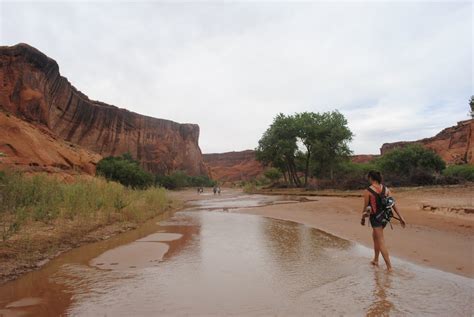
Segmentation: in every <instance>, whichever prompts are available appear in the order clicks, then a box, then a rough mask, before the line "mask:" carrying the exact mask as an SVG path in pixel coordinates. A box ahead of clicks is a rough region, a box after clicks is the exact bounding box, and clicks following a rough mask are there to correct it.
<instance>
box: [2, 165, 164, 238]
mask: <svg viewBox="0 0 474 317" xmlns="http://www.w3.org/2000/svg"><path fill="white" fill-rule="evenodd" d="M169 203H170V201H169V200H168V199H167V197H166V191H165V190H164V189H162V188H155V187H151V188H148V189H146V190H134V189H132V188H130V187H125V186H123V185H121V184H119V183H115V182H107V181H105V180H103V179H99V178H78V179H76V180H75V181H74V182H73V183H70V184H68V183H64V182H63V181H61V180H59V179H57V178H54V177H51V176H47V175H34V176H25V175H23V174H21V173H18V172H2V173H1V174H0V231H1V234H2V239H3V240H6V239H7V238H8V237H9V236H11V235H12V234H14V233H15V232H16V231H18V230H19V229H20V227H21V226H22V224H23V223H25V222H27V221H40V222H44V223H54V221H56V220H61V219H62V220H66V221H69V220H71V221H72V220H77V219H81V220H84V221H85V222H93V223H99V224H107V223H111V222H114V221H132V222H140V221H142V220H144V219H148V218H150V217H153V216H154V215H157V214H159V213H160V212H162V211H163V210H165V209H167V208H168V207H169Z"/></svg>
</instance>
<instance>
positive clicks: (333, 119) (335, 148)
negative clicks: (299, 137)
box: [313, 110, 353, 179]
mask: <svg viewBox="0 0 474 317" xmlns="http://www.w3.org/2000/svg"><path fill="white" fill-rule="evenodd" d="M352 137H353V133H352V132H351V130H350V129H349V127H348V122H347V119H346V118H345V117H344V115H343V114H342V113H340V112H339V111H337V110H336V111H330V112H325V113H323V114H322V117H321V122H320V128H319V130H318V136H317V138H316V140H315V144H314V145H313V148H314V152H315V160H316V161H318V163H319V168H320V171H319V172H320V174H323V173H324V171H328V172H329V177H330V178H331V179H334V168H335V167H336V166H337V165H338V164H339V163H340V162H341V161H343V160H344V159H346V158H347V157H348V156H349V155H350V154H351V153H352V152H351V150H350V149H349V144H348V143H349V141H351V140H352Z"/></svg>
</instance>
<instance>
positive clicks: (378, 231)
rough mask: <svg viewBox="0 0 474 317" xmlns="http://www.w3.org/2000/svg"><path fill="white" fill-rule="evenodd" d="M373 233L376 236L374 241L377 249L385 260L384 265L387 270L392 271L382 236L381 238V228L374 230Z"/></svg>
mask: <svg viewBox="0 0 474 317" xmlns="http://www.w3.org/2000/svg"><path fill="white" fill-rule="evenodd" d="M374 233H375V236H376V240H377V242H378V247H379V250H380V253H382V256H383V259H384V260H385V264H386V265H387V270H389V271H391V270H392V263H391V262H390V256H389V255H388V250H387V247H386V246H385V239H384V236H383V228H382V227H377V228H374Z"/></svg>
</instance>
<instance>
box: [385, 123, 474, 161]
mask: <svg viewBox="0 0 474 317" xmlns="http://www.w3.org/2000/svg"><path fill="white" fill-rule="evenodd" d="M473 132H474V119H471V120H466V121H461V122H458V124H457V125H455V126H454V127H450V128H446V129H444V130H443V131H441V132H440V133H438V134H437V135H436V136H434V137H431V138H426V139H422V140H418V141H412V142H396V143H385V144H383V145H382V148H381V149H380V153H381V154H382V155H384V154H385V153H387V151H390V150H392V149H394V148H399V147H403V146H407V145H409V144H421V145H423V146H424V147H426V148H429V149H432V150H434V151H435V152H436V153H438V154H439V155H440V156H441V157H442V158H443V159H444V160H445V161H446V163H448V164H464V163H468V164H474V133H473Z"/></svg>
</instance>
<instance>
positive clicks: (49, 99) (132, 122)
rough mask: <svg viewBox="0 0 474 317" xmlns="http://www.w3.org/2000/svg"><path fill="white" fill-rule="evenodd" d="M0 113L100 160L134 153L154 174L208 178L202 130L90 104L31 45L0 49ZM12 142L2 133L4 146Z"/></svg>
mask: <svg viewBox="0 0 474 317" xmlns="http://www.w3.org/2000/svg"><path fill="white" fill-rule="evenodd" d="M0 110H3V111H4V112H5V113H9V114H12V115H14V116H16V117H18V118H21V119H22V120H24V121H26V122H29V123H31V124H33V125H34V126H36V127H38V130H39V131H40V132H42V133H43V132H45V131H46V134H49V135H51V136H52V137H53V138H55V139H56V140H60V141H65V142H67V143H70V144H74V145H78V146H79V147H81V148H84V149H85V150H88V151H92V152H94V153H97V154H99V155H100V156H109V155H121V154H123V153H125V152H130V153H131V154H132V156H133V157H134V158H135V159H137V160H138V161H140V162H141V164H142V165H143V166H144V167H145V169H147V170H148V171H150V172H152V173H169V172H171V171H173V170H178V169H179V170H184V171H186V172H187V173H189V174H190V175H206V174H207V168H206V166H205V165H204V163H203V159H202V154H201V150H200V148H199V145H198V139H199V126H198V125H195V124H180V123H176V122H173V121H169V120H164V119H156V118H152V117H147V116H144V115H140V114H137V113H134V112H130V111H127V110H125V109H120V108H117V107H115V106H112V105H108V104H105V103H102V102H99V101H93V100H90V99H89V98H88V97H87V96H86V95H84V94H83V93H81V92H80V91H78V90H77V89H75V88H74V87H73V86H72V85H71V84H70V83H69V81H68V80H67V79H66V78H64V77H62V76H61V75H60V73H59V67H58V64H57V63H56V62H55V61H54V60H52V59H50V58H48V57H47V56H46V55H44V54H43V53H41V52H40V51H38V50H36V49H35V48H33V47H31V46H28V45H26V44H18V45H15V46H11V47H6V46H3V47H0ZM40 132H38V133H40ZM18 137H19V138H25V136H22V135H19V136H18ZM11 141H12V140H11V138H10V137H7V136H5V135H3V134H2V136H0V147H2V148H5V147H6V146H7V145H6V144H10V143H11ZM28 142H29V141H28V140H26V139H25V143H26V144H28ZM10 154H11V153H10ZM97 157H99V156H95V161H97ZM34 159H36V157H33V158H31V160H32V161H34ZM68 159H69V160H71V159H70V158H68ZM84 170H87V171H89V168H84Z"/></svg>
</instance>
